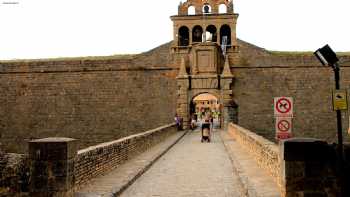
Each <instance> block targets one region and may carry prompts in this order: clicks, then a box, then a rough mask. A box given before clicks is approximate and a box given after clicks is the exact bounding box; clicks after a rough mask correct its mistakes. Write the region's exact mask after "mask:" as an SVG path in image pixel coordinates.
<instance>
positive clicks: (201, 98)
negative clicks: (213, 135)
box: [189, 91, 222, 126]
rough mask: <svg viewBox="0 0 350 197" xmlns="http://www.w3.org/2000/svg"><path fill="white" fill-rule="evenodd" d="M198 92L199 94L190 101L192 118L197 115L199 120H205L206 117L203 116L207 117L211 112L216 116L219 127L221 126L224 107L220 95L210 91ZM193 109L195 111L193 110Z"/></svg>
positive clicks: (195, 94)
mask: <svg viewBox="0 0 350 197" xmlns="http://www.w3.org/2000/svg"><path fill="white" fill-rule="evenodd" d="M198 92H199V93H197V92H196V93H194V94H193V95H192V98H190V100H189V103H190V105H189V108H190V110H189V112H190V116H191V117H192V115H194V114H195V115H196V117H197V120H200V119H202V120H203V118H204V117H205V116H203V115H205V114H206V113H207V112H210V113H211V114H212V115H213V116H214V119H216V120H217V121H218V123H219V126H221V123H222V121H221V114H222V107H220V106H222V102H221V100H220V95H214V94H213V93H209V92H208V91H205V92H200V91H198ZM192 107H193V108H194V109H191V108H192ZM198 116H200V117H198Z"/></svg>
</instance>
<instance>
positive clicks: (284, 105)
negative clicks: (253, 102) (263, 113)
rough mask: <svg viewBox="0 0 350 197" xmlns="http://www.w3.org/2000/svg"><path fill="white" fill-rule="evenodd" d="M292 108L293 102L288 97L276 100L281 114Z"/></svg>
mask: <svg viewBox="0 0 350 197" xmlns="http://www.w3.org/2000/svg"><path fill="white" fill-rule="evenodd" d="M291 109H292V103H291V102H290V100H288V99H286V98H280V99H279V100H278V101H277V102H276V110H277V111H278V112H279V113H281V114H285V113H288V112H289V111H290V110H291Z"/></svg>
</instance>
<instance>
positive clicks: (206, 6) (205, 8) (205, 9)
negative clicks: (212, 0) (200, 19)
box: [202, 4, 211, 14]
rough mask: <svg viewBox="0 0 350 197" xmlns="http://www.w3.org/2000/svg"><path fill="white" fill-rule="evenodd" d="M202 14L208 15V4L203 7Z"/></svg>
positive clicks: (209, 9) (209, 10)
mask: <svg viewBox="0 0 350 197" xmlns="http://www.w3.org/2000/svg"><path fill="white" fill-rule="evenodd" d="M202 11H203V14H210V13H211V7H210V5H209V4H204V5H203V10H202Z"/></svg>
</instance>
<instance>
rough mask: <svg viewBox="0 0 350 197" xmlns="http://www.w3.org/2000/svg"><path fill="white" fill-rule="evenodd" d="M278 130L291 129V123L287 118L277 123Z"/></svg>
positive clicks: (285, 130)
mask: <svg viewBox="0 0 350 197" xmlns="http://www.w3.org/2000/svg"><path fill="white" fill-rule="evenodd" d="M277 127H278V130H279V131H281V132H287V131H289V129H290V123H289V122H288V121H287V120H281V121H279V122H278V123H277Z"/></svg>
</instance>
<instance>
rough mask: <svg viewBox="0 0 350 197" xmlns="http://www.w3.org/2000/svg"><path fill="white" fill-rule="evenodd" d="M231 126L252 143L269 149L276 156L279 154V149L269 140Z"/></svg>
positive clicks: (241, 128)
mask: <svg viewBox="0 0 350 197" xmlns="http://www.w3.org/2000/svg"><path fill="white" fill-rule="evenodd" d="M231 126H232V127H234V128H235V129H237V130H239V131H240V132H242V133H243V134H244V135H246V136H249V137H250V138H251V139H254V141H256V142H258V143H259V144H261V145H263V146H266V147H269V148H270V149H271V150H272V151H273V152H275V153H276V154H279V153H280V149H279V147H278V145H277V144H275V143H274V142H271V141H270V140H268V139H266V138H264V137H262V136H260V135H257V134H255V133H253V132H251V131H249V130H248V129H245V128H243V127H240V126H238V125H236V124H233V123H231Z"/></svg>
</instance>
